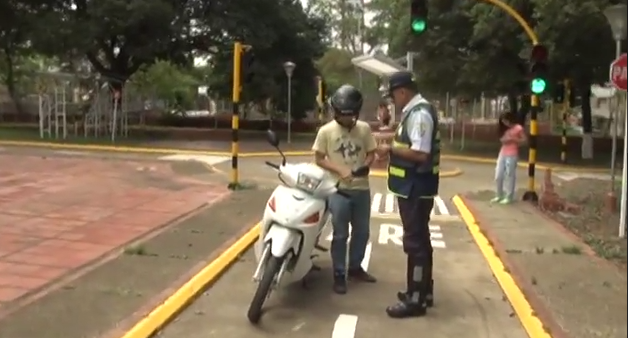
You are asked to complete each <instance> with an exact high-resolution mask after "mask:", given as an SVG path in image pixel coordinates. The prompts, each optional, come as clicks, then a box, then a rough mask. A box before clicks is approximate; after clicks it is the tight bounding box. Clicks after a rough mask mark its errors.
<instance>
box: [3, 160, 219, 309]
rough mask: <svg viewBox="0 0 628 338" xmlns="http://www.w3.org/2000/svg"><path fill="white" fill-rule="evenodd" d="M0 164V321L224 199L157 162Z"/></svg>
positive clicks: (216, 188)
mask: <svg viewBox="0 0 628 338" xmlns="http://www.w3.org/2000/svg"><path fill="white" fill-rule="evenodd" d="M0 163H2V166H1V167H0V314H1V313H2V312H3V311H6V310H9V309H11V308H12V307H14V306H16V305H20V304H23V303H26V302H28V301H29V299H33V298H36V297H37V294H38V293H40V294H41V293H43V292H45V289H48V288H46V286H51V285H53V284H56V283H53V282H55V281H57V280H59V279H60V278H61V279H63V278H62V277H67V276H68V274H71V273H72V272H75V271H76V270H78V269H79V268H80V267H83V266H85V265H89V264H90V263H93V262H95V261H98V260H99V258H102V257H104V256H107V254H109V253H112V252H115V249H116V248H119V247H121V246H123V245H125V244H126V243H129V242H131V241H133V240H136V239H138V238H141V237H142V236H147V234H150V233H153V232H155V230H157V229H159V228H160V227H162V226H164V225H165V224H167V223H169V222H171V221H173V220H175V219H177V218H179V217H181V216H183V215H185V214H188V213H190V212H192V211H194V210H196V209H198V208H200V207H201V206H203V205H205V204H207V203H213V202H215V201H217V200H219V199H221V198H223V197H225V196H226V195H227V194H228V193H229V192H228V191H227V190H226V188H225V187H223V186H216V185H212V184H207V183H203V182H200V181H195V180H192V179H186V178H183V177H178V176H176V175H175V173H174V172H173V171H172V170H171V168H170V165H169V164H168V163H163V162H155V163H152V162H151V163H150V165H149V166H147V163H146V162H128V161H124V162H122V161H113V160H94V159H86V158H80V159H79V158H45V157H31V156H16V155H0ZM148 168H150V169H148ZM42 288H43V289H42Z"/></svg>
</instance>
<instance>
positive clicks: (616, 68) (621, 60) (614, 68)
mask: <svg viewBox="0 0 628 338" xmlns="http://www.w3.org/2000/svg"><path fill="white" fill-rule="evenodd" d="M627 77H628V76H627V75H626V53H624V54H622V55H620V56H619V57H618V58H617V59H615V61H613V62H611V69H610V80H611V83H612V84H613V86H615V88H617V89H619V90H623V91H626V78H627Z"/></svg>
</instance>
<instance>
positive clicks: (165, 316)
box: [121, 223, 259, 338]
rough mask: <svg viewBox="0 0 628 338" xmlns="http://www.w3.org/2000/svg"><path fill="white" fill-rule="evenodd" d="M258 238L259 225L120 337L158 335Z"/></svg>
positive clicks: (134, 337)
mask: <svg viewBox="0 0 628 338" xmlns="http://www.w3.org/2000/svg"><path fill="white" fill-rule="evenodd" d="M258 236H259V223H257V224H255V225H254V226H253V227H251V228H250V229H249V230H248V231H247V232H246V233H244V235H243V236H242V237H240V238H239V239H237V240H236V241H235V243H233V244H232V245H231V246H229V247H228V248H227V249H226V250H225V251H224V252H222V253H221V254H220V256H218V258H216V259H215V260H213V261H212V262H211V263H209V265H207V266H205V267H204V268H203V269H202V270H201V271H200V272H199V273H197V274H195V275H194V276H192V277H191V278H190V279H189V280H188V281H187V282H186V283H185V284H183V286H181V287H180V288H179V289H177V290H176V291H175V292H174V293H173V294H172V295H171V296H170V297H168V298H167V299H166V300H165V301H164V302H163V303H162V304H161V305H159V306H157V307H156V308H155V309H154V310H152V311H151V312H150V313H149V314H148V315H147V316H146V317H144V318H143V319H142V320H140V321H139V322H138V323H137V324H135V325H134V326H133V327H132V328H131V329H130V330H129V331H127V332H126V333H125V334H124V335H123V336H122V337H121V338H149V337H152V336H153V335H154V334H155V332H157V331H158V330H159V329H161V328H162V327H163V326H164V325H165V324H166V323H168V321H170V320H171V319H173V318H174V316H175V315H176V314H177V313H179V312H180V311H181V310H182V309H184V308H185V307H186V306H187V305H188V304H189V303H190V301H191V300H192V299H194V297H196V296H197V295H198V294H199V293H200V292H202V291H203V290H204V289H205V288H206V287H207V286H208V285H210V284H211V283H213V282H214V281H216V280H217V279H218V277H219V276H220V275H221V274H222V273H224V272H225V271H226V270H227V269H228V268H229V267H230V266H231V264H233V263H234V262H235V261H236V260H237V259H238V257H240V255H241V254H242V253H243V252H244V251H246V250H247V249H248V248H249V247H250V246H251V245H252V244H253V243H254V242H255V241H256V240H257V237H258Z"/></svg>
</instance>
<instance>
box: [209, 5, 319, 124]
mask: <svg viewBox="0 0 628 338" xmlns="http://www.w3.org/2000/svg"><path fill="white" fill-rule="evenodd" d="M239 1H244V0H239ZM249 1H250V0H249ZM253 3H254V4H255V5H254V6H253V7H252V8H251V10H252V11H253V10H254V11H253V12H251V13H248V14H247V15H248V17H249V18H251V20H252V22H253V23H254V24H253V25H250V26H242V27H240V28H242V29H241V31H239V33H238V35H235V37H236V38H239V39H240V40H241V41H243V42H244V43H245V44H247V45H250V46H251V47H252V52H253V54H254V56H255V57H254V58H255V59H254V60H255V61H254V63H253V65H252V69H251V70H252V73H253V77H252V78H251V81H249V82H246V83H244V84H243V88H242V101H243V102H255V103H259V104H260V106H262V107H263V106H265V105H263V104H261V103H262V102H266V101H267V100H268V99H270V100H271V101H272V102H274V104H275V106H276V108H277V109H278V110H279V111H284V112H285V111H287V96H288V95H287V93H288V92H287V90H288V88H287V82H288V81H287V77H286V74H285V71H284V68H283V64H284V62H286V61H291V62H293V63H295V64H296V68H295V70H294V74H293V76H292V113H293V117H294V118H295V119H298V118H300V117H302V116H304V113H305V112H306V111H307V110H310V109H312V108H313V107H314V106H315V100H316V92H317V85H316V81H315V77H316V76H317V75H318V74H319V73H318V70H317V69H316V67H315V64H314V60H316V59H318V58H319V57H321V56H322V55H323V53H324V51H325V48H326V46H325V44H324V41H325V38H326V36H328V31H327V25H326V23H325V21H324V20H323V19H322V18H321V17H318V16H316V15H314V14H310V15H308V14H307V13H306V12H305V11H304V9H303V7H302V5H301V3H300V2H299V1H292V0H280V1H277V0H256V1H253ZM249 7H251V6H249ZM253 18H254V19H253ZM219 51H220V52H219V53H216V54H214V55H212V58H211V59H210V60H209V64H210V65H211V67H212V69H213V72H212V76H211V77H210V83H209V87H210V92H211V93H212V94H213V95H215V96H218V97H225V98H226V97H231V92H232V83H233V79H232V71H231V70H232V68H233V45H232V43H231V42H229V43H225V44H223V45H222V46H221V47H220V48H219Z"/></svg>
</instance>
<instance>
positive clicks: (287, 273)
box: [247, 130, 369, 324]
mask: <svg viewBox="0 0 628 338" xmlns="http://www.w3.org/2000/svg"><path fill="white" fill-rule="evenodd" d="M268 142H269V143H270V144H271V145H272V146H273V147H275V149H277V151H278V152H279V154H280V155H281V157H282V164H281V165H277V164H274V163H271V162H266V165H268V166H270V167H272V168H274V169H275V170H277V172H278V175H277V176H278V178H279V180H280V181H281V183H282V184H280V185H279V186H277V188H275V190H274V191H273V193H272V195H271V196H270V199H269V200H268V203H267V204H266V210H265V211H264V218H263V219H262V222H261V225H260V235H259V238H258V240H257V243H256V244H255V256H256V259H257V262H258V263H257V268H256V269H255V273H254V274H253V280H254V281H255V282H256V283H257V290H256V291H255V295H254V296H253V300H252V301H251V304H250V306H249V311H248V313H247V317H248V319H249V321H250V322H251V323H253V324H256V323H258V322H259V320H260V318H261V316H262V307H263V305H264V301H265V300H266V299H267V298H268V297H269V295H270V292H271V289H275V288H277V287H278V286H284V285H288V284H290V283H294V282H299V281H303V280H304V278H305V277H306V276H307V275H308V273H309V272H310V271H312V270H317V267H315V266H314V264H313V263H312V258H314V257H315V255H313V252H314V249H318V250H321V251H327V249H325V248H323V247H321V246H320V245H318V240H319V238H320V235H321V233H322V231H323V229H324V227H325V224H327V219H328V218H329V206H328V203H327V198H328V197H329V196H331V195H333V194H334V193H336V192H338V190H337V186H338V182H337V180H336V179H334V178H333V177H332V176H331V175H329V174H328V173H327V172H326V171H325V170H323V169H322V168H320V167H318V166H317V165H315V164H311V163H299V164H289V163H288V164H287V163H286V157H285V156H284V154H283V152H282V151H281V149H279V139H278V138H277V135H276V134H275V133H274V132H273V131H271V130H269V131H268ZM368 174H369V168H368V167H366V166H365V167H361V168H358V169H357V170H355V171H354V172H353V176H354V177H359V176H368Z"/></svg>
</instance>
